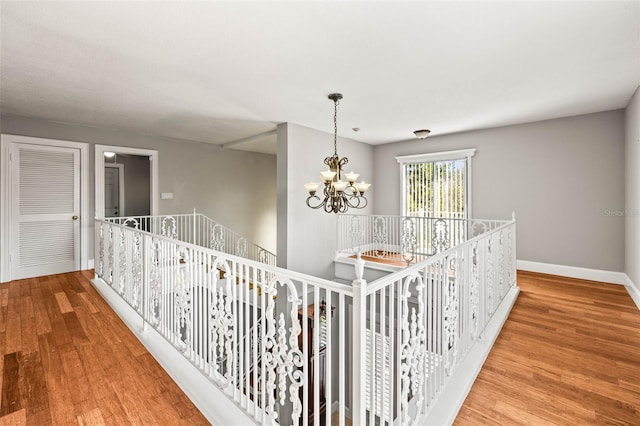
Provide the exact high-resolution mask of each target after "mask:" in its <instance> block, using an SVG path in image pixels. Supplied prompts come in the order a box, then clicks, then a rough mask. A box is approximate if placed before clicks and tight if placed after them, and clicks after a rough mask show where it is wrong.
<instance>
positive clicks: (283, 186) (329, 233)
mask: <svg viewBox="0 0 640 426" xmlns="http://www.w3.org/2000/svg"><path fill="white" fill-rule="evenodd" d="M332 154H333V135H331V134H328V133H324V132H320V131H317V130H313V129H310V128H308V127H303V126H299V125H296V124H291V123H286V124H282V125H280V126H279V127H278V157H279V160H278V214H279V216H280V215H285V216H283V217H284V218H285V220H286V226H282V225H281V223H282V222H281V223H280V224H279V225H280V226H278V248H279V249H281V248H282V247H283V245H286V254H284V253H281V252H280V251H279V252H278V258H279V262H281V258H282V257H286V259H287V261H286V265H284V264H283V263H281V265H280V266H286V267H287V268H289V269H292V270H294V271H298V272H303V273H306V274H311V275H315V276H318V277H322V278H328V279H331V278H333V276H334V268H333V258H334V255H335V247H336V224H337V221H336V215H335V214H334V213H325V212H324V211H323V210H321V209H320V210H313V209H311V208H309V207H307V205H306V198H307V196H308V193H307V191H306V190H305V189H304V184H305V183H306V182H310V181H314V182H320V171H322V170H326V169H327V166H326V165H324V163H323V162H324V159H325V157H328V156H330V155H332ZM338 155H340V156H341V157H348V158H349V164H348V165H347V167H345V170H347V171H354V172H356V173H360V176H361V177H360V179H359V180H365V181H367V182H371V179H372V178H373V168H372V164H373V147H372V146H370V145H367V144H364V143H361V142H357V141H354V140H352V139H346V138H338ZM369 199H370V201H369V202H370V203H371V194H370V196H369ZM371 211H372V210H371V208H370V206H369V207H367V208H365V209H362V210H356V211H354V210H350V211H349V213H362V214H370V213H371ZM282 220H283V219H281V221H282Z"/></svg>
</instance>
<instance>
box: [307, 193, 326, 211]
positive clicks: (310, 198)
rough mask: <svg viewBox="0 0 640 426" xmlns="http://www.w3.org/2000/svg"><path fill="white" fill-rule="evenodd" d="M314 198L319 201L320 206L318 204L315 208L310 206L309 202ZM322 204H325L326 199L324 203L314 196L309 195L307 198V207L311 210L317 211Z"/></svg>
mask: <svg viewBox="0 0 640 426" xmlns="http://www.w3.org/2000/svg"><path fill="white" fill-rule="evenodd" d="M313 198H315V199H316V200H318V201H320V204H318V205H317V206H312V205H311V200H312V199H313ZM324 204H326V199H325V201H322V200H320V197H318V196H316V195H309V196H308V197H307V206H309V207H311V208H312V209H319V208H320V207H322V206H323V205H324Z"/></svg>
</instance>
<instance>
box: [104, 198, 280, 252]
mask: <svg viewBox="0 0 640 426" xmlns="http://www.w3.org/2000/svg"><path fill="white" fill-rule="evenodd" d="M197 217H199V218H201V219H202V220H204V221H206V222H207V223H208V224H209V225H210V227H211V228H213V227H219V228H220V229H222V230H223V231H224V233H225V234H228V235H230V236H232V237H233V238H234V241H239V240H244V241H245V242H246V243H247V244H248V245H249V246H252V247H254V248H255V249H256V250H257V251H258V252H262V253H264V255H265V257H266V258H267V259H271V260H272V262H271V264H275V259H277V256H276V254H275V253H273V252H271V251H269V250H267V249H265V248H264V247H262V246H261V245H259V244H257V243H255V242H254V241H252V240H250V239H248V238H246V237H245V236H243V235H241V234H239V233H238V232H236V231H234V230H233V229H231V228H229V227H228V226H225V225H222V224H220V223H219V222H217V221H215V220H214V219H212V218H210V217H209V216H206V215H205V214H203V213H199V212H197V211H196V210H195V209H194V210H193V213H178V214H160V215H142V216H117V217H108V218H104V220H105V221H107V222H110V223H119V224H121V223H124V222H130V221H138V222H144V221H153V220H161V221H162V220H164V219H166V218H174V219H179V218H185V219H193V220H194V222H193V224H194V232H195V224H196V218H197ZM194 238H195V235H194ZM193 242H195V240H194V241H193ZM265 263H270V262H265Z"/></svg>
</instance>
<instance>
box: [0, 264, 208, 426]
mask: <svg viewBox="0 0 640 426" xmlns="http://www.w3.org/2000/svg"><path fill="white" fill-rule="evenodd" d="M92 276H93V272H91V271H84V272H76V273H69V274H62V275H54V276H48V277H41V278H33V279H28V280H21V281H13V282H11V283H4V284H0V350H1V352H0V371H1V372H2V374H0V381H1V382H0V388H1V389H2V394H1V398H2V400H1V401H0V424H11V425H14V424H15V425H21V424H27V425H38V426H40V425H51V424H55V425H68V424H79V425H100V424H108V425H116V424H144V425H169V424H172V425H173V424H188V425H198V424H208V422H207V421H206V419H205V418H204V417H203V416H202V414H201V413H200V412H199V411H198V410H197V409H196V408H195V407H194V405H193V404H192V403H191V401H190V400H189V399H188V398H187V397H186V396H185V394H184V393H183V392H182V391H181V390H180V388H178V386H177V385H176V384H175V382H174V381H173V380H172V379H171V378H170V377H169V376H168V375H167V373H166V372H165V371H164V370H163V369H162V368H161V367H160V365H159V364H158V363H157V362H156V361H155V360H154V359H153V357H152V356H151V355H150V354H149V353H148V352H147V351H146V349H145V348H144V347H143V346H142V345H141V344H140V342H139V341H138V340H137V339H136V337H135V336H134V335H133V334H132V333H131V332H130V331H129V329H128V328H127V327H126V326H125V325H124V323H123V322H122V321H121V320H120V319H119V318H118V317H117V316H116V314H115V313H114V312H113V311H112V310H111V308H110V307H109V306H108V305H107V304H106V302H104V300H103V299H102V297H101V296H100V295H99V294H98V293H97V292H96V291H95V290H94V289H93V287H92V286H91V283H90V282H89V279H90V278H91V277H92Z"/></svg>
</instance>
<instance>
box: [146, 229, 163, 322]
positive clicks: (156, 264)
mask: <svg viewBox="0 0 640 426" xmlns="http://www.w3.org/2000/svg"><path fill="white" fill-rule="evenodd" d="M150 256H151V262H150V271H149V290H150V291H149V304H148V306H149V313H150V314H151V316H150V319H149V322H150V323H151V325H152V326H154V327H156V328H157V327H158V325H159V324H160V320H161V318H162V311H161V309H162V304H161V297H162V287H161V286H162V284H161V281H160V280H161V278H160V277H161V272H160V267H161V259H160V241H158V239H156V238H154V239H152V240H151V253H150Z"/></svg>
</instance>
